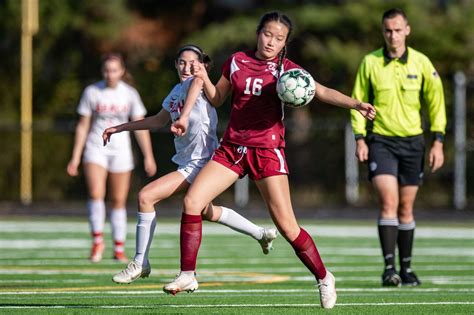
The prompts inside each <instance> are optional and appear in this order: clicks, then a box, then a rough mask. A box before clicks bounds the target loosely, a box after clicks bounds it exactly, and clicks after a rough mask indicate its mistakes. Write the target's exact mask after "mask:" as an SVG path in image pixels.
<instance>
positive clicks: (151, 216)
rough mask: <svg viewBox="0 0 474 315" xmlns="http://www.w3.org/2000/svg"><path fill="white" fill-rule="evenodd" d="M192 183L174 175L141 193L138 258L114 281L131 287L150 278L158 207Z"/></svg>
mask: <svg viewBox="0 0 474 315" xmlns="http://www.w3.org/2000/svg"><path fill="white" fill-rule="evenodd" d="M188 186H189V183H188V182H187V181H186V180H185V178H184V177H183V176H182V175H181V174H180V173H179V172H177V171H176V172H171V173H169V174H167V175H164V176H162V177H160V178H158V179H156V180H154V181H153V182H151V183H149V184H148V185H146V186H145V187H143V188H142V189H141V190H140V192H139V193H138V208H139V211H138V213H137V227H136V247H135V256H134V258H133V260H132V261H131V262H130V263H129V264H128V265H127V267H126V268H125V269H124V270H122V271H121V272H119V273H117V274H116V275H115V276H114V277H113V278H112V280H113V281H114V282H117V283H130V282H133V281H135V280H136V279H138V278H145V277H148V276H149V275H150V272H151V266H150V263H149V261H148V253H149V251H150V246H151V243H152V240H153V234H154V232H155V227H156V212H155V204H157V203H159V202H160V201H161V200H164V199H167V198H168V197H170V196H171V195H173V194H175V193H177V192H179V191H183V190H185V189H186V188H187V187H188Z"/></svg>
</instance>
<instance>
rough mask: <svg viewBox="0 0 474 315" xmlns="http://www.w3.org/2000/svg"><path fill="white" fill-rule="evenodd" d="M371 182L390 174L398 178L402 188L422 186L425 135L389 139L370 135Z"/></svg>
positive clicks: (368, 142) (368, 143) (368, 141)
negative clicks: (380, 176) (378, 176)
mask: <svg viewBox="0 0 474 315" xmlns="http://www.w3.org/2000/svg"><path fill="white" fill-rule="evenodd" d="M366 141H367V145H368V146H369V180H372V178H373V177H374V176H377V175H382V174H389V175H393V176H395V177H397V179H398V183H399V184H400V185H401V186H406V185H416V186H419V185H421V183H422V181H423V167H424V156H425V140H424V138H423V135H418V136H412V137H387V136H381V135H378V134H368V135H367V138H366Z"/></svg>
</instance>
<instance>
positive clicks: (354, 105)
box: [315, 83, 375, 120]
mask: <svg viewBox="0 0 474 315" xmlns="http://www.w3.org/2000/svg"><path fill="white" fill-rule="evenodd" d="M315 95H316V97H317V98H318V99H320V100H321V101H323V102H325V103H328V104H331V105H335V106H339V107H343V108H348V109H355V110H357V111H358V112H359V113H360V114H361V115H362V116H363V117H365V118H366V119H369V120H373V119H374V118H375V107H373V106H372V105H371V104H369V103H366V102H361V101H359V100H356V99H353V98H352V97H349V96H347V95H345V94H343V93H341V92H339V91H337V90H334V89H331V88H328V87H326V86H324V85H322V84H319V83H318V85H317V86H316V93H315Z"/></svg>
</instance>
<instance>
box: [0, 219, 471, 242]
mask: <svg viewBox="0 0 474 315" xmlns="http://www.w3.org/2000/svg"><path fill="white" fill-rule="evenodd" d="M420 225H421V224H420ZM304 228H305V229H306V230H307V231H308V233H310V234H311V235H313V236H330V237H350V238H357V237H365V238H368V237H370V238H372V237H377V227H376V225H375V223H374V224H373V225H372V226H353V225H304ZM88 230H89V228H88V223H87V222H85V221H84V222H23V221H7V222H0V232H1V233H18V231H24V232H35V233H60V232H61V233H87V231H88ZM127 231H128V233H130V234H131V235H134V234H135V222H133V223H132V222H131V223H129V224H128V226H127ZM105 232H106V233H108V232H110V227H109V226H107V227H106V229H105ZM156 233H157V234H172V235H179V223H178V222H176V223H161V222H158V225H157V228H156ZM203 233H204V234H208V235H236V234H237V232H235V231H233V230H231V229H229V228H227V227H225V226H222V225H219V224H215V223H209V222H204V224H203ZM416 237H417V238H438V239H439V238H441V239H463V238H469V239H474V229H470V228H464V227H463V228H457V227H448V228H445V227H423V226H418V227H417V228H416Z"/></svg>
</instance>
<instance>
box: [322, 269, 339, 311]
mask: <svg viewBox="0 0 474 315" xmlns="http://www.w3.org/2000/svg"><path fill="white" fill-rule="evenodd" d="M318 288H319V297H320V299H321V307H322V308H333V307H334V305H336V300H337V293H336V279H335V278H334V276H333V274H332V273H330V272H329V271H326V277H325V278H324V279H322V280H318Z"/></svg>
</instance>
